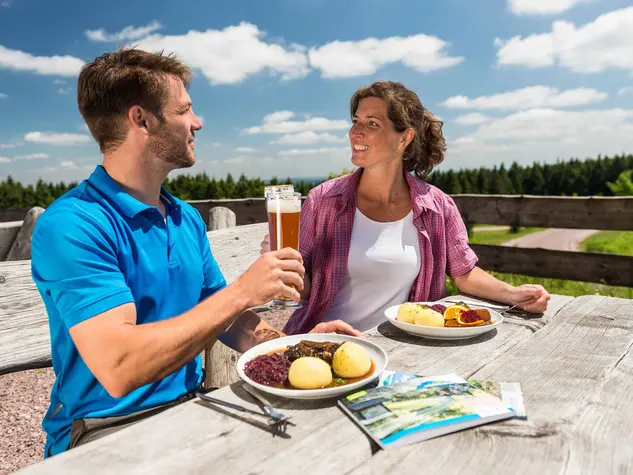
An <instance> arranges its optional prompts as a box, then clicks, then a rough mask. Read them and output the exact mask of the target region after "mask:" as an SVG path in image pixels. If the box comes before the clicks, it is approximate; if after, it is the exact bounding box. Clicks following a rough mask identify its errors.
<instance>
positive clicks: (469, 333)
mask: <svg viewBox="0 0 633 475" xmlns="http://www.w3.org/2000/svg"><path fill="white" fill-rule="evenodd" d="M418 303H422V304H424V305H427V306H429V307H430V306H431V305H435V304H436V303H439V304H441V305H444V306H445V307H448V306H450V305H451V304H447V303H446V302H418ZM469 307H470V308H473V309H475V308H485V309H486V310H488V311H489V312H490V318H491V319H492V323H491V324H490V325H482V326H478V327H431V326H428V325H415V324H413V323H405V322H401V321H400V320H396V316H397V315H398V309H399V308H400V305H394V306H392V307H389V308H388V309H387V310H385V316H386V317H387V319H388V320H389V322H390V323H391V324H392V325H394V326H396V327H398V328H400V329H401V330H404V331H405V332H407V333H410V334H411V335H417V336H423V337H425V338H431V339H433V340H464V339H466V338H473V337H475V336H478V335H482V334H484V333H487V332H489V331H491V330H494V329H495V328H497V327H498V326H499V325H501V323H502V322H503V315H501V314H500V313H499V312H495V311H494V310H491V309H489V308H486V307H478V306H477V305H469Z"/></svg>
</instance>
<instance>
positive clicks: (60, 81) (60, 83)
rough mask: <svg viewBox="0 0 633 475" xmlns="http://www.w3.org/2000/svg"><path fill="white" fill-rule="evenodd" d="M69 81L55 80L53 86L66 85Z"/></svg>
mask: <svg viewBox="0 0 633 475" xmlns="http://www.w3.org/2000/svg"><path fill="white" fill-rule="evenodd" d="M67 82H68V81H66V80H65V79H55V80H54V81H53V84H55V85H56V86H59V85H62V84H66V83H67Z"/></svg>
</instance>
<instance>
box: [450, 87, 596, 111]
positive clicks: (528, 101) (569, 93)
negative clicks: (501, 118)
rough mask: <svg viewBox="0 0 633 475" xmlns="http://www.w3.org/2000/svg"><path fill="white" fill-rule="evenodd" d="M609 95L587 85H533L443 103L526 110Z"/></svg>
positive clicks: (451, 99)
mask: <svg viewBox="0 0 633 475" xmlns="http://www.w3.org/2000/svg"><path fill="white" fill-rule="evenodd" d="M607 97H608V94H607V93H605V92H600V91H597V90H595V89H590V88H584V87H581V88H577V89H568V90H566V91H560V90H558V89H556V88H553V87H548V86H531V87H524V88H522V89H516V90H514V91H509V92H504V93H500V94H494V95H492V96H480V97H477V98H474V99H470V98H468V97H466V96H453V97H449V98H448V99H446V100H445V101H444V102H443V103H442V105H443V106H445V107H449V108H452V109H499V110H523V109H533V108H536V107H554V108H562V107H570V106H580V105H586V104H591V103H594V102H600V101H603V100H605V99H606V98H607Z"/></svg>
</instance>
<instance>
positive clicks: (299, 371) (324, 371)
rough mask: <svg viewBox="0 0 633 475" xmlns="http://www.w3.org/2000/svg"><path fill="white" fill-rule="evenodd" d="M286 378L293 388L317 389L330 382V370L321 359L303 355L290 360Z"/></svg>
mask: <svg viewBox="0 0 633 475" xmlns="http://www.w3.org/2000/svg"><path fill="white" fill-rule="evenodd" d="M288 380H289V381H290V384H292V385H293V386H294V387H295V388H299V389H319V388H323V387H325V386H328V385H329V384H330V383H331V382H332V370H331V368H330V365H329V364H327V363H326V362H325V361H323V360H322V359H319V358H314V357H312V356H304V357H302V358H298V359H296V360H294V361H293V362H292V364H291V365H290V369H289V370H288Z"/></svg>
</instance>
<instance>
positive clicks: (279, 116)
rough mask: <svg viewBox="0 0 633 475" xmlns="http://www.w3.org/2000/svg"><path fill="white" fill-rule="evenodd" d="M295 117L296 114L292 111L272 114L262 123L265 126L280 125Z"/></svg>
mask: <svg viewBox="0 0 633 475" xmlns="http://www.w3.org/2000/svg"><path fill="white" fill-rule="evenodd" d="M294 116H295V113H294V112H292V111H277V112H271V113H270V114H268V115H267V116H265V117H264V119H263V120H262V122H263V123H264V124H278V123H279V122H286V121H287V120H290V119H292V118H293V117H294Z"/></svg>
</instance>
